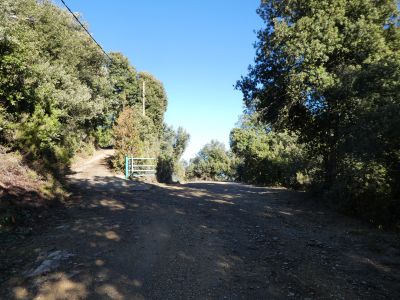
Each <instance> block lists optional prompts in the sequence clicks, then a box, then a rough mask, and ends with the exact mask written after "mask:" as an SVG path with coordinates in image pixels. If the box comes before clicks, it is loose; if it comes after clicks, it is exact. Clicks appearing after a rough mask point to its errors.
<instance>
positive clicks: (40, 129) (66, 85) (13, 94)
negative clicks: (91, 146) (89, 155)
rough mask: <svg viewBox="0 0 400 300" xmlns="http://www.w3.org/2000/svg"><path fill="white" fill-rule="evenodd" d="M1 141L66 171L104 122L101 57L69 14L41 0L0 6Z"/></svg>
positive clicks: (104, 80) (104, 83)
mask: <svg viewBox="0 0 400 300" xmlns="http://www.w3.org/2000/svg"><path fill="white" fill-rule="evenodd" d="M0 19H1V20H2V21H1V25H0V113H1V117H0V120H1V121H0V122H1V126H0V127H1V129H0V141H1V143H2V144H3V145H6V146H10V147H13V148H14V149H20V150H21V151H22V152H23V153H24V154H25V155H26V157H27V158H30V159H31V160H33V161H36V160H41V161H42V163H41V164H40V165H41V166H44V167H45V168H48V169H51V170H52V171H53V172H56V173H57V172H60V171H62V170H65V168H66V167H67V166H68V164H69V161H70V158H71V157H72V155H73V154H74V153H75V151H76V150H77V149H79V148H80V145H81V144H82V143H85V142H89V141H90V140H91V137H92V135H93V134H92V133H93V131H94V130H95V129H96V128H97V126H99V125H101V124H102V122H103V121H104V117H103V116H104V114H103V112H104V111H105V110H106V109H107V107H108V104H109V103H108V99H109V97H108V96H109V95H110V91H111V89H110V85H109V83H108V77H107V72H106V70H105V68H104V66H105V58H104V55H103V54H102V53H101V51H100V50H99V49H98V47H97V46H96V45H94V44H93V42H92V41H91V40H90V38H89V37H88V36H87V34H86V33H85V32H84V31H83V30H82V28H80V27H79V26H77V24H76V21H75V20H74V19H73V17H72V16H71V15H70V14H69V13H67V12H66V11H63V10H61V9H59V8H58V7H56V6H55V5H53V4H51V3H50V2H47V1H44V2H41V3H38V2H37V1H34V0H21V1H8V0H6V1H2V2H1V3H0Z"/></svg>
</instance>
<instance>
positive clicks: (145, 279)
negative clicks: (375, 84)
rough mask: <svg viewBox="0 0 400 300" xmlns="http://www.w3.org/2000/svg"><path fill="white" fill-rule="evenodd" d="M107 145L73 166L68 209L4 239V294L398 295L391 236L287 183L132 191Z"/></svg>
mask: <svg viewBox="0 0 400 300" xmlns="http://www.w3.org/2000/svg"><path fill="white" fill-rule="evenodd" d="M110 154H112V153H110V152H107V151H105V152H104V151H103V152H102V153H99V154H98V155H96V158H95V159H92V160H91V161H90V163H86V164H78V165H77V167H76V168H75V171H77V173H76V174H75V175H73V176H72V177H71V179H70V181H71V184H72V185H73V189H74V191H75V195H74V197H73V200H74V205H71V207H69V208H68V209H67V210H68V216H69V217H66V218H62V219H59V220H58V221H57V222H55V223H54V224H50V225H49V227H48V228H47V229H46V230H44V231H43V232H41V233H40V234H39V233H38V234H33V235H31V236H28V237H26V238H24V239H22V240H20V241H19V242H18V243H17V244H16V245H13V246H11V245H10V246H8V247H9V249H10V250H9V252H8V253H9V255H10V256H14V257H16V256H18V257H21V259H20V260H19V261H18V260H17V259H15V264H14V266H13V268H12V269H11V270H9V272H7V274H5V275H4V274H3V275H2V277H3V278H2V280H0V298H1V299H32V298H33V299H287V298H289V299H400V252H399V245H398V239H397V238H396V236H394V235H392V234H385V233H381V232H378V231H376V230H373V229H371V228H368V227H366V226H365V225H363V224H361V223H359V222H357V221H354V220H352V219H347V218H345V217H343V216H340V215H338V214H335V213H332V212H329V211H327V210H324V209H322V208H318V207H316V206H315V204H313V203H312V202H310V201H306V200H305V196H304V195H303V194H301V193H295V192H290V191H287V190H284V189H273V188H258V187H252V186H247V185H241V184H231V183H204V182H203V183H189V184H185V185H179V186H162V185H154V186H151V188H150V189H149V190H137V189H136V187H137V186H136V185H134V184H131V183H129V182H127V181H125V180H123V179H121V178H120V177H117V176H115V175H113V174H112V173H111V172H110V171H109V170H108V169H107V168H106V164H105V158H106V157H107V156H108V155H110ZM338 224H339V225H338ZM3 259H4V258H3ZM46 262H47V266H49V268H48V270H47V271H45V272H42V273H40V272H36V271H38V268H39V271H40V270H41V269H40V267H42V270H43V266H44V267H46ZM35 272H36V274H35ZM37 273H39V274H37ZM1 282H2V283H1Z"/></svg>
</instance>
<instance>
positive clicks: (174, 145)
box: [157, 125, 190, 183]
mask: <svg viewBox="0 0 400 300" xmlns="http://www.w3.org/2000/svg"><path fill="white" fill-rule="evenodd" d="M189 139H190V135H189V134H188V133H187V132H186V131H185V130H184V129H183V128H182V127H178V129H177V130H176V131H174V129H173V128H172V127H168V126H166V125H164V133H163V138H162V140H161V146H160V155H159V157H158V162H157V179H158V181H159V182H164V183H171V182H174V181H181V180H184V179H185V168H184V166H183V163H182V162H181V157H182V155H183V152H184V151H185V149H186V147H187V145H188V143H189Z"/></svg>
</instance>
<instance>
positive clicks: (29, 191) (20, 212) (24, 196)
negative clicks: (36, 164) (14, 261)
mask: <svg viewBox="0 0 400 300" xmlns="http://www.w3.org/2000/svg"><path fill="white" fill-rule="evenodd" d="M65 196H66V193H65V191H64V190H63V188H62V186H61V185H60V184H59V183H58V181H57V180H55V179H54V178H53V177H52V176H50V175H49V176H46V178H44V177H43V176H40V175H39V174H38V173H37V172H35V171H34V170H32V169H31V168H29V166H28V165H26V164H25V163H24V161H23V157H22V156H21V155H20V154H19V153H6V151H5V150H4V148H3V149H1V148H0V232H1V231H2V230H3V229H5V228H9V227H10V226H11V227H14V226H15V225H22V223H29V222H33V220H34V219H36V217H37V216H40V215H41V214H43V212H44V211H45V210H47V208H48V207H50V206H53V205H56V203H57V202H59V200H61V199H63V198H64V197H65ZM53 200H57V201H53Z"/></svg>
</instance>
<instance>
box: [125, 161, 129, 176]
mask: <svg viewBox="0 0 400 300" xmlns="http://www.w3.org/2000/svg"><path fill="white" fill-rule="evenodd" d="M128 178H129V157H128V156H125V179H128Z"/></svg>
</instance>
